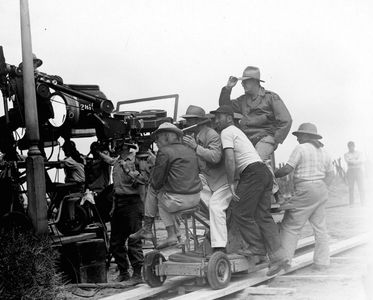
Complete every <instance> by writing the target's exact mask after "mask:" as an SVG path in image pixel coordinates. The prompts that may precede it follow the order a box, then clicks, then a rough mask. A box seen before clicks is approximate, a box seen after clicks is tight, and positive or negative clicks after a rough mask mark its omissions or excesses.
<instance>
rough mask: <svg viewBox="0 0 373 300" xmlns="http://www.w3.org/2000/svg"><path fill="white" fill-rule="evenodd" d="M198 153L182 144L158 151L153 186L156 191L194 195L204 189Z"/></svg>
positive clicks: (170, 145) (152, 180)
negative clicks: (200, 177) (200, 176)
mask: <svg viewBox="0 0 373 300" xmlns="http://www.w3.org/2000/svg"><path fill="white" fill-rule="evenodd" d="M198 174H199V170H198V161H197V156H196V153H195V152H194V151H193V150H192V149H190V148H189V147H187V146H185V145H183V144H181V143H173V144H169V145H167V146H164V147H162V148H161V149H159V150H158V153H157V158H156V161H155V166H154V171H153V174H152V179H151V185H152V186H153V188H154V189H155V190H163V191H166V192H170V193H176V194H194V193H198V192H199V191H200V190H201V189H202V184H201V180H200V179H199V175H198Z"/></svg>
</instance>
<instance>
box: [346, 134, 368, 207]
mask: <svg viewBox="0 0 373 300" xmlns="http://www.w3.org/2000/svg"><path fill="white" fill-rule="evenodd" d="M347 147H348V152H347V153H346V154H345V155H344V158H345V161H346V163H347V180H348V192H349V198H350V206H352V205H353V204H354V185H355V182H356V183H357V187H358V189H359V196H360V203H361V204H362V205H364V204H365V192H364V177H363V156H362V154H361V153H360V152H358V151H356V150H355V143H354V142H352V141H351V142H348V143H347Z"/></svg>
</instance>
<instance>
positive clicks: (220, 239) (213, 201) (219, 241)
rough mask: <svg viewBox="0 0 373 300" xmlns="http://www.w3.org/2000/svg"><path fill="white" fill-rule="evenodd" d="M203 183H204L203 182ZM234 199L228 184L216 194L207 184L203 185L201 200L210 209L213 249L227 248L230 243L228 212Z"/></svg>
mask: <svg viewBox="0 0 373 300" xmlns="http://www.w3.org/2000/svg"><path fill="white" fill-rule="evenodd" d="M202 182H203V181H202ZM231 199H232V193H231V190H230V187H229V185H228V184H225V185H223V186H221V187H220V188H219V189H217V190H216V191H215V192H213V191H211V189H210V187H209V186H208V185H207V184H205V183H204V184H203V189H202V191H201V200H202V201H203V202H204V203H205V204H206V205H207V207H208V208H209V214H210V236H211V247H213V248H216V247H225V246H226V245H227V241H228V233H227V220H226V219H227V218H226V210H227V208H228V206H229V203H230V202H231Z"/></svg>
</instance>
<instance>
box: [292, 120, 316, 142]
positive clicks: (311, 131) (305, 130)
mask: <svg viewBox="0 0 373 300" xmlns="http://www.w3.org/2000/svg"><path fill="white" fill-rule="evenodd" d="M302 134H307V135H309V136H310V137H311V136H312V137H313V138H315V139H318V140H319V139H322V136H321V135H319V134H318V133H317V128H316V125H315V124H312V123H303V124H300V126H299V128H298V130H297V131H294V132H293V135H295V136H298V135H302Z"/></svg>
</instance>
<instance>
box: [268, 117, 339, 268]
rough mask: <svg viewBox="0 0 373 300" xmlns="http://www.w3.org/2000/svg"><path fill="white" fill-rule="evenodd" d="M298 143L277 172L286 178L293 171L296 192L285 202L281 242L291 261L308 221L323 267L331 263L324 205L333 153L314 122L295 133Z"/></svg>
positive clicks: (316, 262)
mask: <svg viewBox="0 0 373 300" xmlns="http://www.w3.org/2000/svg"><path fill="white" fill-rule="evenodd" d="M293 135H295V136H296V137H297V140H298V142H299V145H297V146H296V147H295V149H294V150H293V152H292V153H291V155H290V158H289V160H288V162H287V164H286V165H285V166H284V167H282V168H280V169H279V170H277V171H276V172H275V176H276V177H283V176H286V175H287V174H289V173H290V172H293V174H294V176H293V178H294V186H295V194H294V196H293V197H292V198H291V199H290V200H289V202H288V203H287V204H286V206H287V207H288V209H287V210H285V214H284V218H283V220H282V223H281V227H280V236H281V243H282V246H283V248H284V249H285V252H286V255H287V258H288V259H289V261H290V260H291V259H292V258H293V256H294V252H295V249H296V246H297V242H298V238H299V235H300V232H301V230H302V228H303V226H304V225H305V223H306V222H307V221H309V222H310V223H311V225H312V228H313V232H314V235H315V253H314V258H313V262H314V267H315V268H316V269H324V268H326V267H327V266H328V265H329V264H330V258H329V245H328V233H327V228H326V213H325V204H326V201H327V199H328V189H327V185H328V184H329V183H330V181H331V178H332V174H333V167H332V160H331V158H330V156H329V155H328V154H327V153H326V151H325V150H324V149H323V144H322V143H321V142H320V141H319V140H320V139H321V138H322V137H321V135H319V134H318V133H317V128H316V126H315V125H314V124H312V123H303V124H301V125H300V126H299V129H298V130H297V131H294V132H293Z"/></svg>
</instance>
